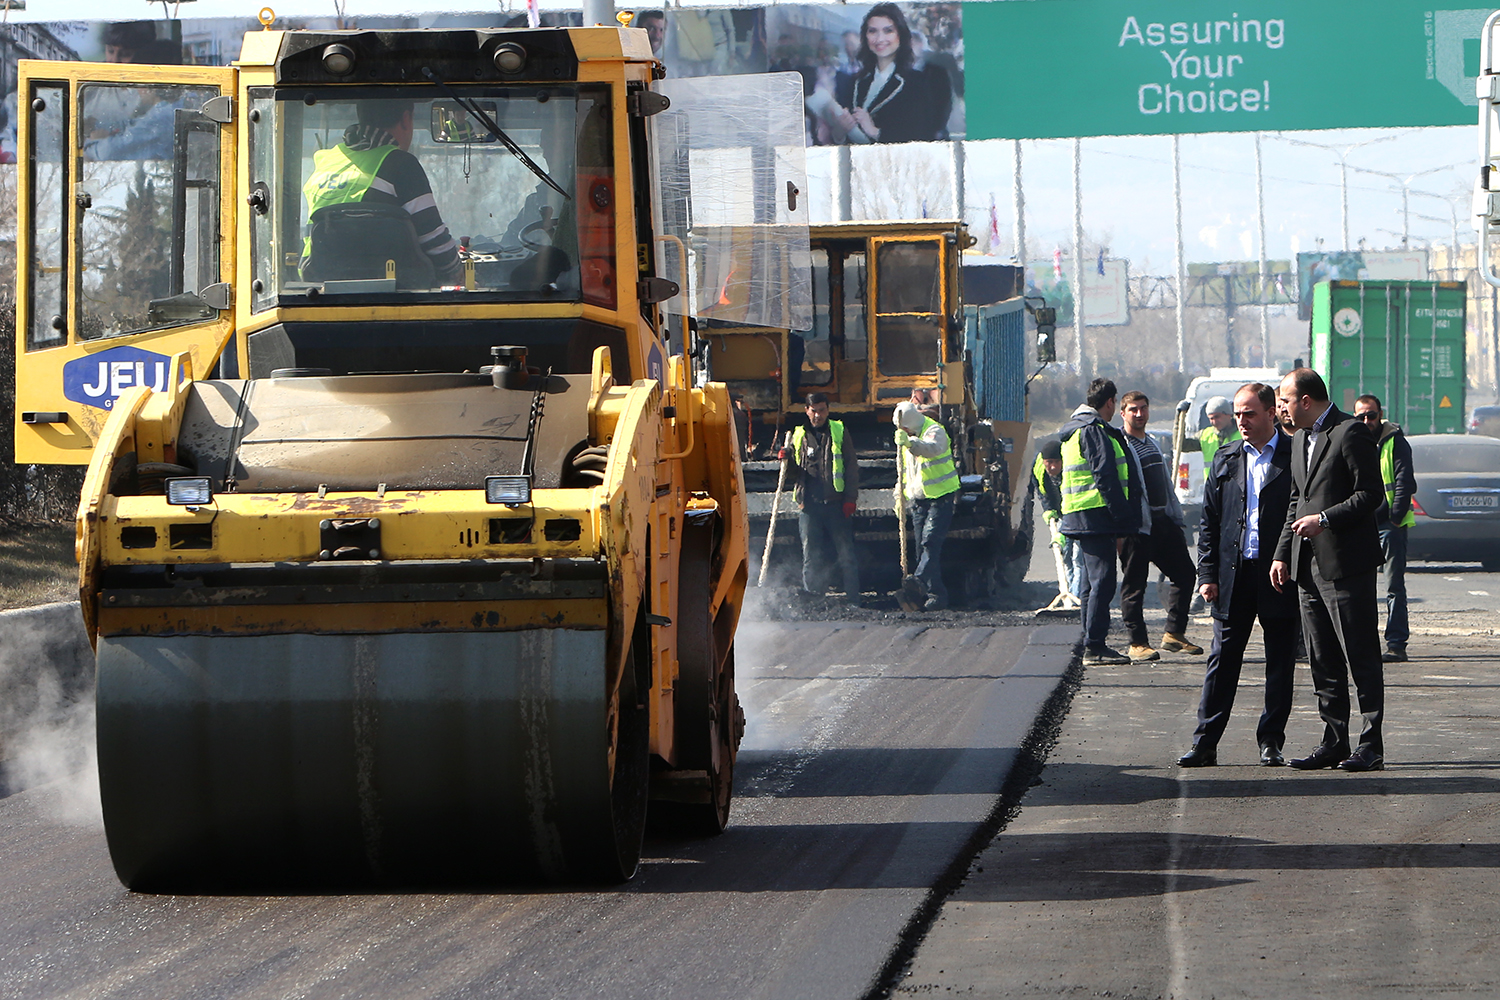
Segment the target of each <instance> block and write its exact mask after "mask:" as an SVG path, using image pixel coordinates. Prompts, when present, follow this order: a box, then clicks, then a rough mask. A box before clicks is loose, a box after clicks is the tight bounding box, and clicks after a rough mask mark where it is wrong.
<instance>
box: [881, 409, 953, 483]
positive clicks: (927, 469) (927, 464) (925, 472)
mask: <svg viewBox="0 0 1500 1000" xmlns="http://www.w3.org/2000/svg"><path fill="white" fill-rule="evenodd" d="M942 426H943V425H942V424H940V423H938V422H937V421H936V420H933V419H932V418H931V417H923V418H922V429H921V430H920V431H918V432H917V433H916V434H915V435H913V436H915V437H922V436H923V435H925V434H926V433H927V430H928V428H930V427H942ZM908 450H909V449H908ZM897 461H905V459H904V458H901V457H899V456H898V457H897ZM918 468H919V469H920V470H921V472H922V495H923V496H925V497H926V498H927V499H929V500H933V499H936V498H937V497H945V496H947V495H948V494H949V493H955V492H957V491H958V488H959V485H960V483H959V481H958V468H957V467H956V466H954V464H953V448H952V446H951V445H950V446H949V447H948V448H946V449H944V451H943V453H942V454H941V455H937V456H934V457H932V458H922V459H921V464H920V465H919V466H918Z"/></svg>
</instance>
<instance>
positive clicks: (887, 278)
mask: <svg viewBox="0 0 1500 1000" xmlns="http://www.w3.org/2000/svg"><path fill="white" fill-rule="evenodd" d="M950 249H951V248H950V243H949V240H948V239H947V237H946V236H945V235H943V234H941V233H939V234H934V235H921V236H877V237H874V238H872V239H871V240H870V260H869V268H870V301H871V303H872V308H871V309H870V310H869V336H870V350H869V373H870V388H871V396H872V401H879V400H882V399H897V398H904V397H905V396H906V395H907V394H909V393H910V392H911V390H912V389H913V388H924V389H927V388H936V387H937V386H938V385H939V384H940V383H943V382H945V381H946V379H945V378H943V370H944V366H946V365H947V364H948V363H949V361H950V359H949V357H948V354H949V351H950V350H951V349H952V348H951V345H950V344H949V336H948V319H947V317H948V314H949V311H950V308H949V302H948V300H949V297H950V293H951V289H950V287H949V282H948V281H946V280H945V277H946V276H947V275H948V274H949V271H950V268H951V264H950V262H949V257H950ZM961 384H962V383H961V382H960V383H959V385H961Z"/></svg>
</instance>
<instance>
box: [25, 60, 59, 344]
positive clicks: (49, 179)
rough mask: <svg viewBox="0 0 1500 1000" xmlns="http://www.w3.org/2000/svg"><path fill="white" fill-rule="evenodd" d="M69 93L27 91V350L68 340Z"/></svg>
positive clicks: (47, 87)
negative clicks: (66, 152) (29, 153)
mask: <svg viewBox="0 0 1500 1000" xmlns="http://www.w3.org/2000/svg"><path fill="white" fill-rule="evenodd" d="M67 95H68V90H67V87H65V86H63V85H62V84H37V85H35V86H33V87H32V88H31V101H30V114H31V136H32V139H31V143H32V159H31V175H30V182H31V184H30V188H31V191H30V195H31V197H30V201H31V234H30V238H31V251H30V259H29V260H28V261H27V281H28V286H29V287H28V292H29V297H30V300H31V301H30V303H29V308H28V310H27V313H28V316H29V319H28V322H27V327H26V348H27V349H28V350H36V349H39V348H45V347H57V346H59V345H61V344H62V343H63V342H64V341H65V340H66V338H67V330H66V322H65V317H66V316H67V304H66V301H65V298H64V294H63V293H64V287H65V285H64V277H63V260H64V255H65V254H66V253H67V246H68V239H67V237H68V232H67V196H68V172H67V161H66V159H65V158H64V155H63V151H64V149H65V148H66V143H64V141H63V135H64V133H65V130H66V124H67V120H68V103H67Z"/></svg>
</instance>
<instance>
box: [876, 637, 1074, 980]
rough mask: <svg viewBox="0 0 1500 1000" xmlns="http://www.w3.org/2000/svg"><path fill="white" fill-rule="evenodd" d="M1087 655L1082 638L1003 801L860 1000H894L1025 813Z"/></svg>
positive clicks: (1023, 748)
mask: <svg viewBox="0 0 1500 1000" xmlns="http://www.w3.org/2000/svg"><path fill="white" fill-rule="evenodd" d="M1082 651H1083V640H1082V638H1081V637H1080V639H1079V641H1078V643H1077V645H1075V646H1074V647H1073V658H1072V660H1071V661H1070V662H1069V663H1068V667H1067V669H1066V670H1064V671H1063V672H1062V675H1061V676H1060V677H1059V678H1058V682H1057V686H1056V687H1055V688H1053V690H1052V693H1051V694H1050V695H1048V697H1047V700H1046V701H1044V702H1042V706H1041V708H1040V709H1039V710H1038V712H1037V714H1036V718H1035V719H1034V720H1032V723H1031V728H1030V730H1028V731H1027V733H1026V736H1025V738H1024V739H1022V741H1021V745H1020V747H1019V748H1018V750H1017V752H1016V758H1015V763H1014V764H1013V765H1012V766H1011V769H1010V773H1009V774H1007V775H1006V777H1005V783H1004V784H1003V785H1001V787H1000V797H999V798H998V799H997V800H996V801H995V805H994V808H992V809H991V810H990V813H989V815H988V816H986V817H985V818H984V820H983V822H981V823H980V824H979V825H978V826H977V827H976V828H975V829H974V832H973V833H971V834H970V835H969V838H968V840H967V841H965V842H964V845H963V847H961V848H960V849H959V851H958V853H957V854H955V855H954V857H953V860H952V862H951V863H949V865H948V867H947V869H946V870H944V872H943V873H942V875H940V876H939V877H938V879H937V881H936V882H934V883H933V885H932V888H930V889H928V890H927V895H926V897H925V898H924V899H923V900H922V903H921V905H920V906H918V907H917V908H916V910H915V911H913V913H912V915H911V917H910V918H909V919H908V920H907V922H906V926H905V927H903V928H901V933H900V934H899V935H898V936H897V938H896V945H895V947H894V948H892V949H891V954H890V957H888V958H887V959H886V961H885V965H884V966H882V967H881V969H880V972H879V974H878V975H876V977H875V982H874V983H873V985H871V987H870V989H869V990H868V991H866V992H865V993H864V994H863V995H862V997H861V1000H889V997H890V996H891V995H892V994H893V993H894V992H895V990H896V988H897V987H898V986H900V985H901V982H902V981H903V980H904V979H905V978H906V974H907V972H908V970H910V968H911V965H912V962H913V960H914V959H915V958H916V954H917V950H918V949H919V948H920V947H921V946H922V942H923V941H924V940H926V938H927V932H928V931H929V930H931V929H932V925H933V923H935V922H936V921H937V918H938V914H940V913H941V912H942V909H943V904H944V903H946V902H947V901H948V898H949V897H950V896H952V895H953V894H954V893H955V892H957V891H958V889H959V888H960V887H961V886H962V885H963V884H964V882H965V881H966V880H967V879H968V877H969V868H970V866H971V865H973V863H974V859H975V858H977V857H978V856H979V854H980V852H982V851H983V850H984V849H985V848H987V847H988V846H989V845H990V844H991V843H992V842H993V841H994V839H995V838H996V837H998V836H999V835H1000V834H1001V833H1003V832H1004V831H1005V828H1006V827H1007V826H1009V825H1010V822H1011V820H1013V819H1015V817H1016V816H1017V815H1018V814H1019V813H1020V811H1021V800H1022V799H1024V798H1025V797H1026V793H1027V791H1029V790H1030V789H1031V787H1032V784H1033V782H1035V780H1036V779H1037V778H1038V776H1039V775H1040V774H1041V773H1042V769H1043V768H1044V767H1046V765H1047V758H1048V757H1049V756H1050V755H1051V753H1052V751H1053V749H1054V748H1055V747H1056V746H1057V741H1058V738H1059V737H1060V736H1061V735H1062V724H1063V720H1064V719H1065V718H1067V715H1068V709H1069V708H1070V707H1071V706H1072V704H1073V696H1074V695H1075V694H1077V693H1078V690H1079V689H1080V688H1081V687H1082V686H1083V675H1084V670H1083V656H1082Z"/></svg>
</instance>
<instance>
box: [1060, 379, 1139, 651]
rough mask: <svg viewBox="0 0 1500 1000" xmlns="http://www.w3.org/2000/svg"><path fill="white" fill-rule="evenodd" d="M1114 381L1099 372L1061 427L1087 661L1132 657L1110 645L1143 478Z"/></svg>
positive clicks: (1068, 526) (1067, 531) (1066, 525)
mask: <svg viewBox="0 0 1500 1000" xmlns="http://www.w3.org/2000/svg"><path fill="white" fill-rule="evenodd" d="M1115 396H1116V391H1115V384H1114V383H1113V382H1111V381H1110V380H1109V379H1107V378H1096V379H1094V381H1093V382H1092V383H1090V384H1089V393H1088V397H1087V402H1086V403H1085V404H1084V405H1083V406H1080V407H1079V408H1078V409H1076V410H1074V411H1073V415H1072V417H1070V418H1069V419H1068V422H1067V423H1066V424H1064V425H1063V428H1062V435H1061V437H1062V456H1063V499H1062V533H1063V534H1064V535H1066V536H1067V537H1069V538H1071V539H1073V540H1074V542H1076V543H1077V544H1078V545H1079V546H1080V547H1081V548H1082V550H1083V565H1084V572H1083V583H1082V586H1081V587H1080V588H1079V594H1078V600H1079V601H1080V602H1081V603H1082V605H1083V636H1084V650H1083V662H1084V664H1085V665H1102V664H1123V663H1129V662H1130V657H1128V656H1125V655H1123V654H1121V653H1118V652H1116V651H1115V650H1113V649H1110V648H1109V647H1108V646H1107V645H1105V639H1106V638H1107V637H1108V635H1109V604H1110V601H1112V600H1114V596H1115V579H1116V577H1115V557H1116V555H1117V553H1118V550H1119V543H1120V540H1122V539H1123V538H1125V537H1126V536H1128V535H1132V534H1134V533H1136V532H1138V531H1139V530H1140V527H1141V496H1142V494H1141V492H1140V490H1141V484H1140V482H1139V480H1137V479H1136V477H1135V473H1134V471H1133V470H1134V466H1133V464H1132V463H1131V462H1130V461H1129V460H1128V459H1127V458H1126V448H1127V447H1129V446H1128V445H1127V444H1126V443H1125V436H1124V434H1123V433H1122V432H1121V431H1120V430H1119V429H1118V428H1115V427H1111V426H1110V425H1109V421H1110V420H1112V419H1114V415H1115V404H1116V400H1115Z"/></svg>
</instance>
